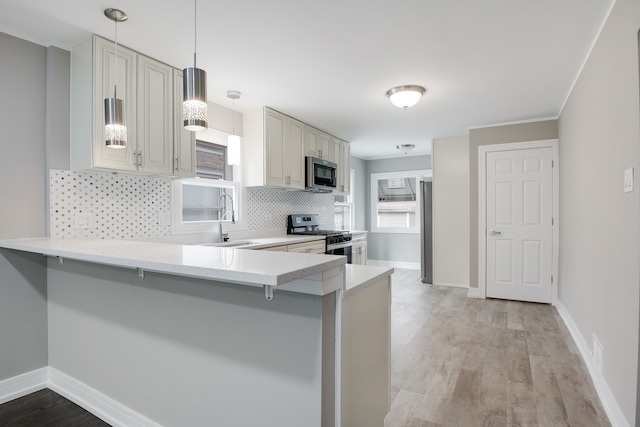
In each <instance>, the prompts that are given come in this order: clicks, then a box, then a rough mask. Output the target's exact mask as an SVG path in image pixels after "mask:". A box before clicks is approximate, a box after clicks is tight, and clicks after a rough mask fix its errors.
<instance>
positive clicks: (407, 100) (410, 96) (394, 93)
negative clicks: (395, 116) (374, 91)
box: [387, 85, 427, 110]
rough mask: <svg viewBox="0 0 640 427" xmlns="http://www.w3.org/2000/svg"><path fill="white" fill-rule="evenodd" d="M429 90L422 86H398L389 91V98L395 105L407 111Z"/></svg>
mask: <svg viewBox="0 0 640 427" xmlns="http://www.w3.org/2000/svg"><path fill="white" fill-rule="evenodd" d="M426 91H427V90H426V89H425V88H423V87H422V86H416V85H406V86H397V87H394V88H391V89H389V90H388V91H387V96H388V97H389V100H390V101H391V103H392V104H393V105H395V106H396V107H400V108H402V109H404V110H406V109H407V108H409V107H413V106H414V105H416V103H417V102H418V101H419V100H420V98H421V97H422V95H424V93H425V92H426Z"/></svg>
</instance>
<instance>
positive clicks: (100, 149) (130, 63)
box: [87, 37, 137, 171]
mask: <svg viewBox="0 0 640 427" xmlns="http://www.w3.org/2000/svg"><path fill="white" fill-rule="evenodd" d="M115 54H116V52H115V46H114V44H113V42H110V41H108V40H104V39H101V38H99V37H94V38H93V70H94V73H95V74H94V85H93V124H94V128H93V142H92V143H93V150H92V167H95V168H104V169H115V170H124V171H135V170H136V165H135V159H134V153H135V151H136V136H137V135H136V128H137V125H136V65H137V64H136V61H137V54H136V53H135V52H133V51H131V50H129V49H126V48H123V47H121V46H119V47H118V61H117V62H118V64H117V66H118V74H117V78H118V85H117V93H116V95H117V98H118V99H121V100H122V102H123V107H124V114H125V125H126V126H127V147H126V148H110V147H107V146H106V145H105V138H104V100H105V98H113V90H114V85H115V84H116V55H115ZM87 143H88V141H87Z"/></svg>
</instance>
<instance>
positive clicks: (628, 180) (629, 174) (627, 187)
mask: <svg viewBox="0 0 640 427" xmlns="http://www.w3.org/2000/svg"><path fill="white" fill-rule="evenodd" d="M632 191H633V168H628V169H625V170H624V192H625V193H630V192H632Z"/></svg>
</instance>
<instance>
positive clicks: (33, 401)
mask: <svg viewBox="0 0 640 427" xmlns="http://www.w3.org/2000/svg"><path fill="white" fill-rule="evenodd" d="M0 426H2V427H54V426H56V427H109V424H107V423H105V422H104V421H102V420H101V419H100V418H97V417H95V416H94V415H92V414H91V413H89V412H87V411H85V410H84V409H82V408H81V407H79V406H78V405H76V404H75V403H73V402H71V401H70V400H67V399H65V398H64V397H62V396H60V395H59V394H58V393H55V392H53V391H51V390H49V389H44V390H40V391H36V392H35V393H31V394H29V395H27V396H24V397H21V398H19V399H15V400H12V401H10V402H7V403H5V404H3V405H0Z"/></svg>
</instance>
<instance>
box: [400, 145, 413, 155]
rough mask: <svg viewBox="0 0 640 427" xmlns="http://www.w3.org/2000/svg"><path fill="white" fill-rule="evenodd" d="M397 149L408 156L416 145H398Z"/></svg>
mask: <svg viewBox="0 0 640 427" xmlns="http://www.w3.org/2000/svg"><path fill="white" fill-rule="evenodd" d="M396 148H397V149H398V150H400V151H403V152H404V154H407V153H408V152H409V151H411V150H413V149H414V148H415V144H400V145H396Z"/></svg>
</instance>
